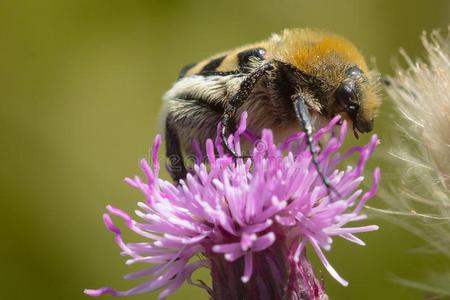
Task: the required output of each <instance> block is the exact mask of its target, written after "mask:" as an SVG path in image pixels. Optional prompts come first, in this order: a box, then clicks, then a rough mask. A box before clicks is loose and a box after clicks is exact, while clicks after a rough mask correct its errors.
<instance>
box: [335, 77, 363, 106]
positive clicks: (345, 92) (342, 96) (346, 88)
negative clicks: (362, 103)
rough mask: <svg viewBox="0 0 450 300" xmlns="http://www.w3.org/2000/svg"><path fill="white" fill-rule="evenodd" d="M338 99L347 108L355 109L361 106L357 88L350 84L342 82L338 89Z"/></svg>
mask: <svg viewBox="0 0 450 300" xmlns="http://www.w3.org/2000/svg"><path fill="white" fill-rule="evenodd" d="M336 100H337V101H338V103H339V104H341V105H342V106H343V107H344V108H345V109H349V110H355V109H357V108H358V107H359V104H358V99H357V97H356V93H355V90H354V89H353V88H352V87H351V86H350V85H348V84H345V83H344V84H342V85H341V86H339V88H338V89H337V91H336Z"/></svg>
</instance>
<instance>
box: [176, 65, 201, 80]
mask: <svg viewBox="0 0 450 300" xmlns="http://www.w3.org/2000/svg"><path fill="white" fill-rule="evenodd" d="M196 65H197V63H192V64H188V65H185V66H184V67H183V68H182V69H181V71H180V74H179V75H178V79H181V78H183V77H184V76H186V73H187V72H189V70H190V69H192V68H193V67H195V66H196Z"/></svg>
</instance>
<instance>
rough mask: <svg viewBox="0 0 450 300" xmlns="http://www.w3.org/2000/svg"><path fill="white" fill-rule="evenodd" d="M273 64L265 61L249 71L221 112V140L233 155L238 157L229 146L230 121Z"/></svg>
mask: <svg viewBox="0 0 450 300" xmlns="http://www.w3.org/2000/svg"><path fill="white" fill-rule="evenodd" d="M272 69H273V65H272V63H271V62H268V63H265V64H263V65H262V66H260V67H259V68H257V69H256V70H255V71H253V72H252V73H250V74H249V75H248V76H247V77H246V78H245V79H244V80H243V81H242V83H241V85H240V87H239V90H238V91H237V92H236V94H234V95H233V96H232V97H231V99H230V101H229V102H228V105H227V107H226V108H225V111H224V113H223V114H222V141H223V144H224V145H225V148H226V149H227V150H228V151H229V152H230V153H231V154H232V155H233V157H235V158H238V157H239V155H238V154H237V153H236V151H235V150H234V149H232V148H231V146H230V144H229V143H228V132H229V129H230V127H231V126H232V124H231V122H232V120H233V118H234V116H235V114H236V112H237V110H238V109H239V108H240V107H241V106H242V104H244V102H245V100H247V98H248V97H249V96H250V94H251V92H252V91H253V88H254V87H255V86H256V84H257V83H258V80H259V79H260V78H261V77H263V76H264V75H265V74H266V72H267V71H269V70H272Z"/></svg>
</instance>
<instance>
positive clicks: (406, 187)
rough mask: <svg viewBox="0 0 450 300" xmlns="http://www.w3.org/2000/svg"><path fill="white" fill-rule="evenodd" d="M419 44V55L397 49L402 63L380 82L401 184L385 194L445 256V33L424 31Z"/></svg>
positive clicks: (449, 64) (448, 145) (449, 150)
mask: <svg viewBox="0 0 450 300" xmlns="http://www.w3.org/2000/svg"><path fill="white" fill-rule="evenodd" d="M449 32H450V27H449ZM422 43H423V45H424V48H425V50H426V58H425V60H421V59H411V58H410V57H409V56H408V55H407V54H406V52H405V51H402V55H403V57H404V59H405V61H406V63H407V65H408V66H407V68H406V69H404V68H401V67H396V73H395V75H394V76H393V77H392V78H389V79H388V80H389V83H390V85H389V86H387V87H386V90H387V93H388V95H389V96H390V98H391V99H392V101H393V103H394V105H395V107H396V109H397V111H398V113H399V115H400V118H399V120H398V124H397V125H398V128H399V129H400V131H401V134H400V137H399V138H398V139H397V141H398V145H396V146H395V147H394V148H393V149H392V151H391V153H392V154H393V155H394V156H395V157H396V158H398V159H399V160H400V161H401V162H402V164H401V169H400V172H399V174H401V176H402V177H401V178H402V180H401V185H400V186H395V187H392V189H391V190H392V194H391V195H389V197H387V198H389V203H390V204H391V206H392V207H393V208H394V209H395V210H396V211H398V213H396V214H404V215H412V216H416V217H417V218H419V219H420V222H419V223H417V224H414V221H413V220H412V218H407V219H406V220H404V222H403V223H402V225H404V226H405V227H407V228H408V229H410V230H411V231H413V232H414V233H415V234H417V235H419V236H420V237H422V238H424V239H425V240H426V241H427V242H428V244H429V245H430V246H431V247H432V248H433V249H434V250H437V251H439V252H441V253H443V254H444V255H447V256H449V257H450V252H449V251H448V249H450V34H446V35H442V34H440V33H439V32H438V31H433V32H432V33H431V34H430V35H427V34H425V33H424V34H423V35H422ZM396 219H397V218H396ZM397 220H398V219H397Z"/></svg>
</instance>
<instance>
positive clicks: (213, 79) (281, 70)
mask: <svg viewBox="0 0 450 300" xmlns="http://www.w3.org/2000/svg"><path fill="white" fill-rule="evenodd" d="M377 86H378V78H377V75H376V74H375V73H374V72H369V70H368V67H367V64H366V62H365V60H364V58H363V57H362V55H361V54H360V53H359V51H358V50H357V49H356V48H355V47H354V46H353V45H352V44H351V43H350V42H349V41H348V40H346V39H344V38H342V37H339V36H337V35H333V34H329V33H325V32H322V31H318V30H312V29H286V30H284V31H283V32H282V33H281V34H273V35H272V36H271V37H270V38H269V39H266V40H263V41H261V42H259V43H254V44H250V45H246V46H243V47H239V48H236V49H234V50H231V51H228V52H223V53H221V54H218V55H215V56H213V57H211V58H209V59H207V60H204V61H201V62H199V63H195V64H190V65H187V66H185V67H184V68H183V69H182V70H181V73H180V75H179V78H178V80H177V81H176V82H175V83H174V85H173V86H172V88H171V89H170V90H169V91H168V92H167V93H166V94H165V96H164V102H165V113H164V117H165V141H166V155H167V157H168V158H169V161H170V162H171V165H170V166H168V169H169V172H170V174H171V176H172V178H173V179H174V180H176V181H178V180H180V179H182V178H184V177H185V176H186V174H187V171H186V167H185V165H184V163H183V156H182V153H183V152H184V153H190V154H191V153H193V141H194V140H197V141H199V142H200V145H204V142H205V140H206V139H207V138H211V137H214V136H215V134H216V128H217V124H218V123H219V122H222V139H223V143H224V145H225V147H226V148H227V149H228V151H229V152H230V153H231V154H232V155H233V156H235V157H237V154H236V153H235V152H234V150H233V149H231V147H230V145H228V142H227V135H228V134H229V133H230V132H232V130H233V127H234V125H235V124H236V122H237V119H238V118H239V116H240V114H241V112H243V111H247V112H248V120H247V128H248V129H249V130H250V131H251V132H253V133H256V134H258V133H259V132H261V130H262V129H263V128H271V129H272V130H273V132H274V135H275V137H278V138H280V137H283V136H286V135H287V134H289V133H291V132H293V131H294V130H298V129H302V130H303V131H304V132H305V136H306V142H307V146H308V147H309V151H310V152H311V155H312V162H313V163H314V165H315V167H316V169H317V172H318V174H319V175H320V177H321V178H322V181H323V183H324V184H325V185H326V186H327V188H328V191H330V184H329V182H328V180H327V178H326V176H324V174H323V173H322V171H321V170H320V168H319V163H318V160H317V156H318V153H317V147H314V145H313V138H312V136H313V132H314V128H315V127H319V126H320V127H321V126H323V125H325V124H326V122H327V121H329V120H330V119H331V118H333V117H334V116H335V115H337V114H340V115H342V117H343V118H344V119H346V120H348V121H349V122H351V124H352V126H353V131H354V134H355V136H356V137H358V132H360V133H365V132H369V131H371V130H372V128H373V120H374V117H375V115H376V113H377V110H378V107H379V106H380V99H379V98H378V96H377V92H376V90H377Z"/></svg>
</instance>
